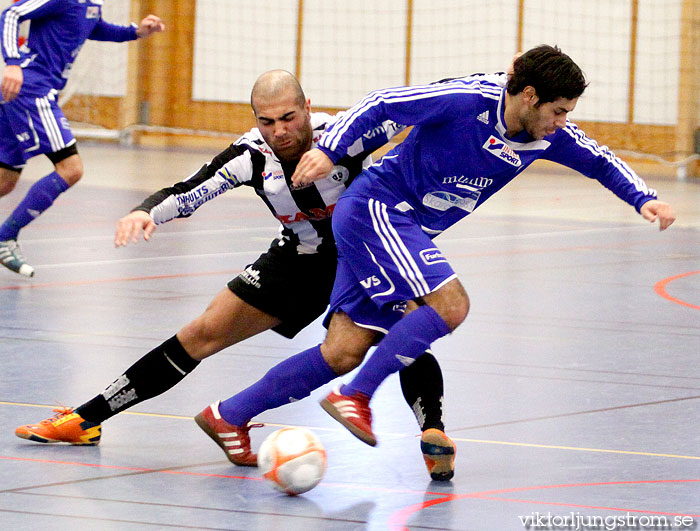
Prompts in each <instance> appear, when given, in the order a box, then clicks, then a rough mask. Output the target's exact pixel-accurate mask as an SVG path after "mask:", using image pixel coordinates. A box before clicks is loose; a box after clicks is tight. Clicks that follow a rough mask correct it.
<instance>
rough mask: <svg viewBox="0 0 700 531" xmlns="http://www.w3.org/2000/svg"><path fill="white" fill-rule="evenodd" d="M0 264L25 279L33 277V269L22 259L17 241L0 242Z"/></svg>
mask: <svg viewBox="0 0 700 531" xmlns="http://www.w3.org/2000/svg"><path fill="white" fill-rule="evenodd" d="M0 264H2V265H4V266H5V267H6V268H7V269H9V270H10V271H14V272H15V273H19V274H20V275H24V276H25V277H33V276H34V268H33V267H32V266H30V265H29V264H28V263H27V261H26V260H25V259H24V255H23V254H22V250H21V249H20V248H19V244H18V243H17V240H5V241H0Z"/></svg>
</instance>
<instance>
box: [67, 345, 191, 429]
mask: <svg viewBox="0 0 700 531" xmlns="http://www.w3.org/2000/svg"><path fill="white" fill-rule="evenodd" d="M197 365H199V361H196V360H194V359H192V358H191V357H190V355H189V354H188V353H187V352H186V351H185V349H184V348H183V347H182V345H181V344H180V341H179V340H178V339H177V336H173V337H171V338H170V339H168V340H167V341H165V342H163V343H162V344H161V345H159V346H157V347H156V348H154V349H153V350H151V351H150V352H149V353H148V354H146V355H145V356H143V357H142V358H141V359H140V360H138V361H137V362H136V363H134V364H133V365H132V366H131V367H129V368H128V369H127V370H126V371H125V372H124V374H122V375H121V376H120V377H119V378H117V379H116V380H115V381H114V382H112V383H111V384H110V385H109V386H108V387H107V388H106V389H105V390H104V391H102V393H100V394H99V395H97V396H96V397H95V398H93V399H92V400H90V401H89V402H85V403H84V404H83V405H82V406H79V407H78V408H76V412H77V413H78V414H79V415H80V416H81V417H83V418H84V419H85V420H87V421H89V422H96V423H101V422H103V421H105V420H107V419H108V418H110V417H112V416H114V415H116V414H117V413H119V412H121V411H124V410H125V409H128V408H130V407H131V406H133V405H135V404H138V403H139V402H143V401H144V400H148V399H149V398H153V397H154V396H158V395H160V394H162V393H164V392H165V391H167V390H168V389H171V388H172V387H173V386H175V384H177V383H178V382H179V381H180V380H182V379H183V378H184V377H185V376H187V375H188V374H189V373H191V372H192V371H193V370H194V369H195V367H197Z"/></svg>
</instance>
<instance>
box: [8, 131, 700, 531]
mask: <svg viewBox="0 0 700 531" xmlns="http://www.w3.org/2000/svg"><path fill="white" fill-rule="evenodd" d="M223 144H224V142H222V147H223ZM81 152H82V154H83V156H84V159H85V166H86V177H85V178H84V181H83V182H82V183H80V184H79V185H78V186H77V187H76V188H74V189H73V190H71V191H69V192H68V193H67V194H65V195H64V196H63V197H61V198H60V199H59V200H58V202H57V203H56V204H55V205H54V207H53V208H52V209H51V210H50V211H49V212H48V213H46V214H45V215H44V216H42V217H41V218H39V219H38V220H37V221H36V222H35V223H33V224H32V225H30V226H29V227H28V228H27V229H25V230H24V231H23V232H22V235H21V242H22V244H23V248H24V252H25V255H26V256H27V257H28V258H29V259H30V261H31V263H32V264H33V265H34V266H35V267H36V276H35V277H34V278H33V279H26V278H23V277H19V276H17V275H15V274H12V273H10V272H7V271H5V270H4V269H2V270H0V304H1V306H0V307H1V309H2V310H1V312H0V358H1V360H2V364H1V369H0V419H1V420H2V422H1V426H2V429H1V430H0V528H1V529H3V530H20V529H51V530H76V529H79V530H81V531H87V530H122V529H124V530H132V529H133V530H141V529H144V530H147V529H240V530H249V529H259V530H269V529H279V530H289V529H293V530H296V529H298V530H312V529H313V530H316V529H319V530H351V529H353V530H364V529H372V530H380V529H404V528H408V529H449V530H489V531H490V530H494V531H509V530H520V529H525V528H529V529H585V526H586V525H589V528H595V529H683V528H687V529H697V528H698V525H700V428H699V426H700V369H699V367H700V363H699V359H700V180H696V181H692V180H688V181H677V180H676V179H675V178H673V177H662V176H658V177H654V176H653V175H652V176H649V175H647V176H646V178H647V182H648V183H649V184H650V185H651V186H652V187H654V188H657V189H658V190H659V192H660V195H661V197H662V198H663V199H665V200H668V201H669V202H671V203H672V204H673V205H674V206H675V208H676V211H677V214H678V222H677V223H676V225H675V226H673V227H672V228H671V229H669V230H668V231H666V232H663V233H660V232H659V231H658V229H657V227H652V226H650V225H649V224H648V223H646V222H644V221H643V220H642V219H641V218H640V217H639V216H638V215H637V214H636V213H635V212H634V211H633V209H631V208H630V207H628V206H626V205H624V204H622V203H621V202H620V201H619V200H617V199H616V198H615V197H614V196H613V195H612V194H610V193H609V192H608V191H607V190H605V189H604V188H602V187H601V186H599V185H598V184H597V183H596V182H592V181H589V180H588V179H586V178H584V177H581V176H579V175H577V174H573V173H569V172H560V171H559V170H556V171H555V169H554V168H553V167H550V166H545V167H539V168H538V169H530V170H528V171H527V172H526V173H525V175H523V176H521V177H519V178H518V179H517V180H516V181H515V182H513V183H511V185H509V186H508V187H507V188H506V189H505V190H504V191H503V192H501V193H500V194H499V195H497V196H496V197H495V198H493V199H491V200H490V201H489V202H488V203H486V205H485V206H484V207H482V208H481V209H480V210H479V211H478V212H477V213H475V214H474V215H473V216H471V217H470V218H469V219H467V220H465V221H463V222H461V223H460V224H459V225H457V226H456V227H453V228H452V229H451V230H450V231H448V232H447V233H446V234H444V235H442V236H441V237H440V238H438V240H437V242H438V244H439V245H440V247H441V248H442V250H443V252H444V253H445V254H446V255H447V256H448V258H449V260H450V262H451V263H452V265H453V266H454V268H455V270H456V271H457V272H458V274H459V275H460V278H461V279H462V281H463V283H464V284H465V286H466V288H467V290H468V292H469V294H470V297H471V302H472V310H471V313H470V315H469V317H468V319H467V321H466V322H465V323H464V324H463V325H462V326H461V327H460V328H459V329H458V330H457V331H456V332H455V333H453V334H452V335H451V336H450V337H447V338H445V339H443V340H441V341H439V342H438V343H436V344H435V345H434V352H435V353H436V355H437V356H438V359H439V360H440V362H441V364H442V367H443V371H444V374H445V386H446V392H445V411H446V412H445V418H446V423H447V432H448V434H449V435H450V436H451V437H452V438H453V439H454V440H455V442H456V443H457V447H458V454H457V468H456V474H455V478H454V480H453V481H452V482H450V483H447V484H441V483H433V482H431V481H430V480H429V477H428V475H427V473H426V470H425V467H424V465H423V462H422V458H421V454H420V451H419V439H418V435H419V432H418V429H417V426H416V423H415V420H414V418H413V416H412V414H411V412H410V411H409V408H408V406H407V405H406V404H405V403H404V401H403V398H402V396H401V393H400V389H399V386H398V382H397V378H396V377H395V376H394V377H392V378H390V379H389V380H388V381H387V382H386V383H385V384H384V385H383V386H382V387H381V389H380V390H379V392H378V394H377V395H376V397H375V399H374V401H373V410H374V415H375V429H376V433H377V435H378V438H379V445H378V446H377V447H376V448H370V447H368V446H365V445H364V444H362V443H360V442H359V441H358V440H356V439H355V438H354V437H352V436H351V435H350V434H349V433H348V432H346V431H345V430H344V429H343V428H341V427H340V426H339V425H338V424H337V423H335V421H333V420H331V418H330V417H328V416H327V415H326V414H325V413H324V412H323V411H322V410H321V408H320V407H319V405H318V400H319V399H320V398H322V397H323V396H324V395H325V393H327V392H328V390H329V388H330V385H329V386H327V387H325V388H323V389H321V390H319V391H317V392H316V393H314V394H313V395H312V397H311V398H309V399H307V400H304V401H301V402H298V403H294V404H290V405H287V406H284V407H282V408H279V409H276V410H273V411H269V412H267V413H265V414H264V415H261V416H260V417H259V419H258V420H260V421H263V422H265V423H266V426H265V428H263V429H259V430H254V431H253V432H252V433H253V435H252V436H253V442H254V445H255V446H257V445H259V444H260V442H261V441H262V439H263V438H264V437H265V435H266V434H268V433H271V432H272V431H273V430H275V429H276V428H278V427H280V426H287V425H294V426H306V427H308V428H311V429H312V430H314V431H315V432H316V433H317V434H318V435H319V436H320V437H321V439H322V441H323V443H324V445H325V447H326V449H327V452H328V470H327V473H326V476H325V478H324V480H323V481H322V483H321V484H320V485H319V486H318V487H316V488H315V489H314V490H312V491H310V492H308V493H307V494H305V495H303V496H299V497H297V498H289V497H286V496H284V495H281V494H279V493H277V492H275V491H273V490H272V489H271V488H270V487H269V486H268V485H267V484H266V483H265V482H263V481H262V480H261V477H260V473H259V472H258V471H257V470H256V469H246V468H237V467H234V466H233V465H231V464H230V463H229V462H228V461H227V460H226V459H225V458H224V455H223V453H222V452H221V451H220V450H219V448H218V447H217V446H216V445H214V444H213V443H212V442H211V441H210V440H209V439H208V438H207V437H206V436H205V435H204V434H203V433H202V432H201V431H200V430H199V429H198V428H197V426H196V425H195V423H194V422H193V421H192V418H191V417H192V416H193V415H195V414H196V413H198V412H199V411H200V410H202V409H203V408H204V407H205V406H206V405H208V404H209V403H211V402H213V401H215V400H216V399H219V398H226V397H228V396H230V395H231V394H233V393H235V392H236V391H238V390H240V389H242V388H243V387H245V386H247V385H249V384H250V383H252V382H253V381H255V380H256V379H257V378H258V377H260V376H262V375H263V374H264V373H265V371H266V370H267V369H269V368H270V367H271V366H272V365H274V364H275V363H276V362H278V361H279V360H281V359H283V358H285V357H287V356H289V355H291V354H294V353H296V352H297V351H299V350H302V349H304V348H306V347H309V346H312V345H314V344H316V343H317V342H318V341H320V340H321V338H322V337H323V329H322V327H321V326H320V324H319V323H315V324H313V325H312V326H311V327H309V328H307V329H306V330H305V331H304V332H302V333H301V334H300V335H299V336H298V337H297V338H295V339H294V340H292V341H290V340H285V339H283V338H281V337H279V336H277V335H275V334H274V333H272V332H268V333H265V334H262V335H260V336H258V337H255V338H253V339H251V340H249V341H246V342H245V343H243V344H240V345H237V346H234V347H232V348H230V349H228V350H226V351H224V352H222V353H220V354H218V355H216V356H214V357H213V358H210V359H209V360H207V361H206V362H205V363H203V364H202V365H201V366H200V367H199V368H198V369H197V370H196V371H195V372H194V373H193V374H192V375H190V376H189V377H188V378H186V379H185V380H184V381H183V382H182V383H181V384H179V385H178V386H177V387H176V388H175V389H173V390H171V391H169V392H168V393H166V394H164V395H162V396H160V397H158V398H156V399H153V400H151V401H147V402H145V403H142V404H139V405H138V406H136V407H134V408H133V410H130V411H129V412H127V413H124V414H121V415H118V416H117V417H115V418H113V419H111V420H109V421H107V422H106V423H105V424H104V425H103V428H104V432H103V439H102V443H101V445H100V446H98V447H74V446H65V445H42V444H35V443H31V442H28V441H25V440H22V439H18V438H16V437H15V436H14V433H13V431H14V428H15V427H16V426H18V425H20V424H25V423H31V422H38V421H39V420H41V419H43V418H46V417H48V416H50V415H51V414H52V407H55V406H57V405H59V404H65V405H78V404H80V403H82V402H84V401H85V400H87V399H89V398H92V397H93V396H94V395H95V394H97V393H99V392H100V391H102V389H103V388H104V387H105V386H106V385H107V384H109V383H110V382H111V381H112V380H113V379H115V378H116V377H117V376H118V375H119V374H120V373H121V372H122V371H123V370H124V369H125V368H126V367H128V366H129V365H130V364H131V363H132V362H133V361H135V360H136V359H138V358H139V357H141V356H142V355H143V354H144V353H145V352H146V351H148V350H150V349H151V348H152V347H154V346H155V345H157V344H158V343H160V342H161V341H163V340H164V339H166V338H168V337H170V336H171V335H172V334H173V333H175V332H176V331H177V330H178V329H179V328H180V327H181V326H182V325H184V324H185V323H187V322H188V321H190V320H191V319H192V318H194V317H195V316H197V315H199V314H200V313H201V312H202V311H203V310H204V308H205V307H206V305H207V303H208V301H209V300H210V299H211V298H212V297H213V295H214V294H215V293H217V292H218V291H219V290H220V289H222V288H223V286H224V285H225V283H226V282H227V281H228V280H229V279H230V278H232V277H233V276H235V275H236V274H237V273H238V272H239V271H241V270H242V268H244V267H245V265H246V264H247V263H249V262H250V261H252V260H253V259H254V258H256V257H257V255H258V254H259V253H260V252H262V251H263V250H264V249H266V247H267V245H268V243H269V241H270V240H271V239H272V238H273V237H274V236H275V233H276V222H275V220H274V219H273V218H272V217H271V216H270V214H269V213H268V211H267V209H266V208H265V206H264V205H263V204H262V202H261V201H260V200H259V199H257V198H256V197H255V196H254V195H252V194H251V193H250V192H249V191H247V190H236V191H232V192H229V193H228V194H226V195H225V196H222V197H220V198H217V199H216V200H215V201H213V202H211V203H210V204H208V205H206V206H205V207H203V208H202V209H201V210H199V211H198V212H197V213H196V214H195V215H194V216H193V217H191V218H190V219H189V220H177V221H175V222H172V223H169V224H167V225H164V226H161V227H159V228H158V230H157V232H156V234H155V236H154V238H153V240H152V241H151V242H150V243H146V244H145V243H143V242H141V243H139V244H137V245H134V246H130V247H127V248H122V249H114V247H113V244H112V238H113V230H114V226H115V222H116V221H117V219H118V218H120V217H121V216H122V215H124V214H126V213H127V212H128V211H129V210H130V209H131V208H132V207H133V206H135V205H136V204H138V203H139V202H140V201H141V199H142V198H144V197H145V196H146V195H147V194H148V193H150V192H151V191H155V190H156V189H158V188H160V187H162V186H165V185H169V184H172V183H174V182H176V181H178V180H180V179H181V178H182V177H185V176H187V175H189V174H190V173H192V172H194V171H195V170H197V169H198V168H199V167H200V166H201V164H203V163H204V162H206V161H208V160H209V159H210V157H211V156H212V155H213V154H215V152H213V151H212V152H209V151H199V152H187V151H185V150H174V149H173V150H156V149H129V148H125V147H114V146H101V145H91V144H89V143H86V142H83V143H82V147H81ZM45 162H46V161H39V160H35V161H32V162H31V163H30V166H29V167H28V169H27V171H26V174H27V175H26V178H24V179H23V180H21V181H20V184H19V185H18V189H17V190H16V191H15V192H14V193H13V194H12V195H11V196H9V197H6V198H4V199H2V200H0V214H1V216H0V217H2V218H4V217H5V215H6V214H7V213H8V212H9V211H10V209H11V208H14V206H15V205H16V203H17V201H18V200H19V197H20V196H21V194H22V193H23V192H24V191H25V190H26V189H27V187H28V185H29V183H30V182H31V180H32V178H36V177H38V176H40V175H41V174H42V172H43V171H44V170H45V169H46V168H47V166H46V165H44V164H45ZM299 282H304V283H307V284H308V286H309V290H312V289H313V283H314V279H313V278H300V279H299ZM593 517H597V519H594V518H593ZM577 522H578V526H579V527H578V528H577V527H575V526H576V525H577ZM664 522H665V523H666V524H667V527H658V524H661V523H664ZM567 525H568V527H566V526H567ZM593 525H598V527H593ZM604 525H606V526H608V527H604ZM635 525H636V527H634V526H635ZM652 525H657V527H651V526H652ZM644 526H648V527H644Z"/></svg>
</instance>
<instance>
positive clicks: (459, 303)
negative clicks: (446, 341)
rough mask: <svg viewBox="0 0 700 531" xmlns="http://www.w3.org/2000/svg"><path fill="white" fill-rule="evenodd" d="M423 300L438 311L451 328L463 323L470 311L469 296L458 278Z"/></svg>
mask: <svg viewBox="0 0 700 531" xmlns="http://www.w3.org/2000/svg"><path fill="white" fill-rule="evenodd" d="M423 300H424V301H425V302H426V303H427V304H429V305H430V306H431V307H432V308H433V309H434V310H435V311H436V312H437V313H438V315H439V316H440V317H441V318H442V319H443V321H445V324H446V325H447V326H448V327H449V328H450V330H454V329H455V328H457V327H458V326H459V325H460V324H462V323H463V322H464V320H465V319H466V318H467V314H468V313H469V297H468V296H467V292H466V290H465V289H464V286H462V284H461V283H460V282H459V281H458V280H453V281H451V282H449V283H448V284H446V285H445V286H443V287H442V288H440V289H439V290H437V291H434V292H433V293H430V294H428V295H426V296H425V297H423Z"/></svg>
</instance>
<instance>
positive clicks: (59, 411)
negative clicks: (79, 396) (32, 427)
mask: <svg viewBox="0 0 700 531" xmlns="http://www.w3.org/2000/svg"><path fill="white" fill-rule="evenodd" d="M53 411H54V413H55V415H54V416H53V417H49V418H48V419H45V420H42V421H41V422H40V423H39V424H52V423H54V422H55V421H57V420H58V419H60V418H62V417H65V416H66V415H70V414H71V413H73V408H72V407H66V406H62V407H57V408H54V410H53Z"/></svg>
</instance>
